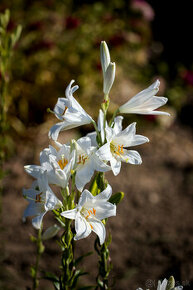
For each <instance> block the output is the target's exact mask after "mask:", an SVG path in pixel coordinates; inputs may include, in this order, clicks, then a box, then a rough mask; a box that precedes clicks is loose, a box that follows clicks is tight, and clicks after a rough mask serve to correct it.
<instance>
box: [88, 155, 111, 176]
mask: <svg viewBox="0 0 193 290" xmlns="http://www.w3.org/2000/svg"><path fill="white" fill-rule="evenodd" d="M90 162H91V164H92V167H93V169H94V170H96V171H100V172H107V171H109V170H111V167H110V166H109V165H107V164H106V163H105V162H103V161H102V160H101V158H99V155H98V154H95V153H93V154H92V156H91V160H90Z"/></svg>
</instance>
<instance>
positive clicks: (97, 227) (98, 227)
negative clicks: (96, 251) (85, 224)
mask: <svg viewBox="0 0 193 290" xmlns="http://www.w3.org/2000/svg"><path fill="white" fill-rule="evenodd" d="M89 223H90V224H91V228H92V230H93V232H95V233H96V234H97V236H98V237H99V240H100V244H101V245H102V244H103V243H104V241H105V237H106V230H105V226H104V224H103V223H102V222H101V221H99V220H97V219H91V220H89Z"/></svg>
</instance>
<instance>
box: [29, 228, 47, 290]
mask: <svg viewBox="0 0 193 290" xmlns="http://www.w3.org/2000/svg"><path fill="white" fill-rule="evenodd" d="M36 242H37V256H36V263H35V266H34V267H33V268H32V278H33V286H32V290H36V289H37V287H38V285H39V279H38V269H39V263H40V257H41V255H42V253H43V252H44V245H43V243H42V227H41V228H40V229H39V231H38V237H37V241H36Z"/></svg>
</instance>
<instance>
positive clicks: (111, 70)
mask: <svg viewBox="0 0 193 290" xmlns="http://www.w3.org/2000/svg"><path fill="white" fill-rule="evenodd" d="M114 80H115V63H114V62H110V64H109V66H108V67H107V70H106V72H105V74H104V82H103V93H104V94H105V95H108V94H109V92H110V89H111V87H112V85H113V83H114Z"/></svg>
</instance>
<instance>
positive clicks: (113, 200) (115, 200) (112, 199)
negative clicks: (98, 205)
mask: <svg viewBox="0 0 193 290" xmlns="http://www.w3.org/2000/svg"><path fill="white" fill-rule="evenodd" d="M123 198H124V192H117V193H114V194H113V195H112V196H111V197H110V199H109V202H111V203H113V204H116V205H117V204H118V203H120V202H121V201H122V199H123Z"/></svg>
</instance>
